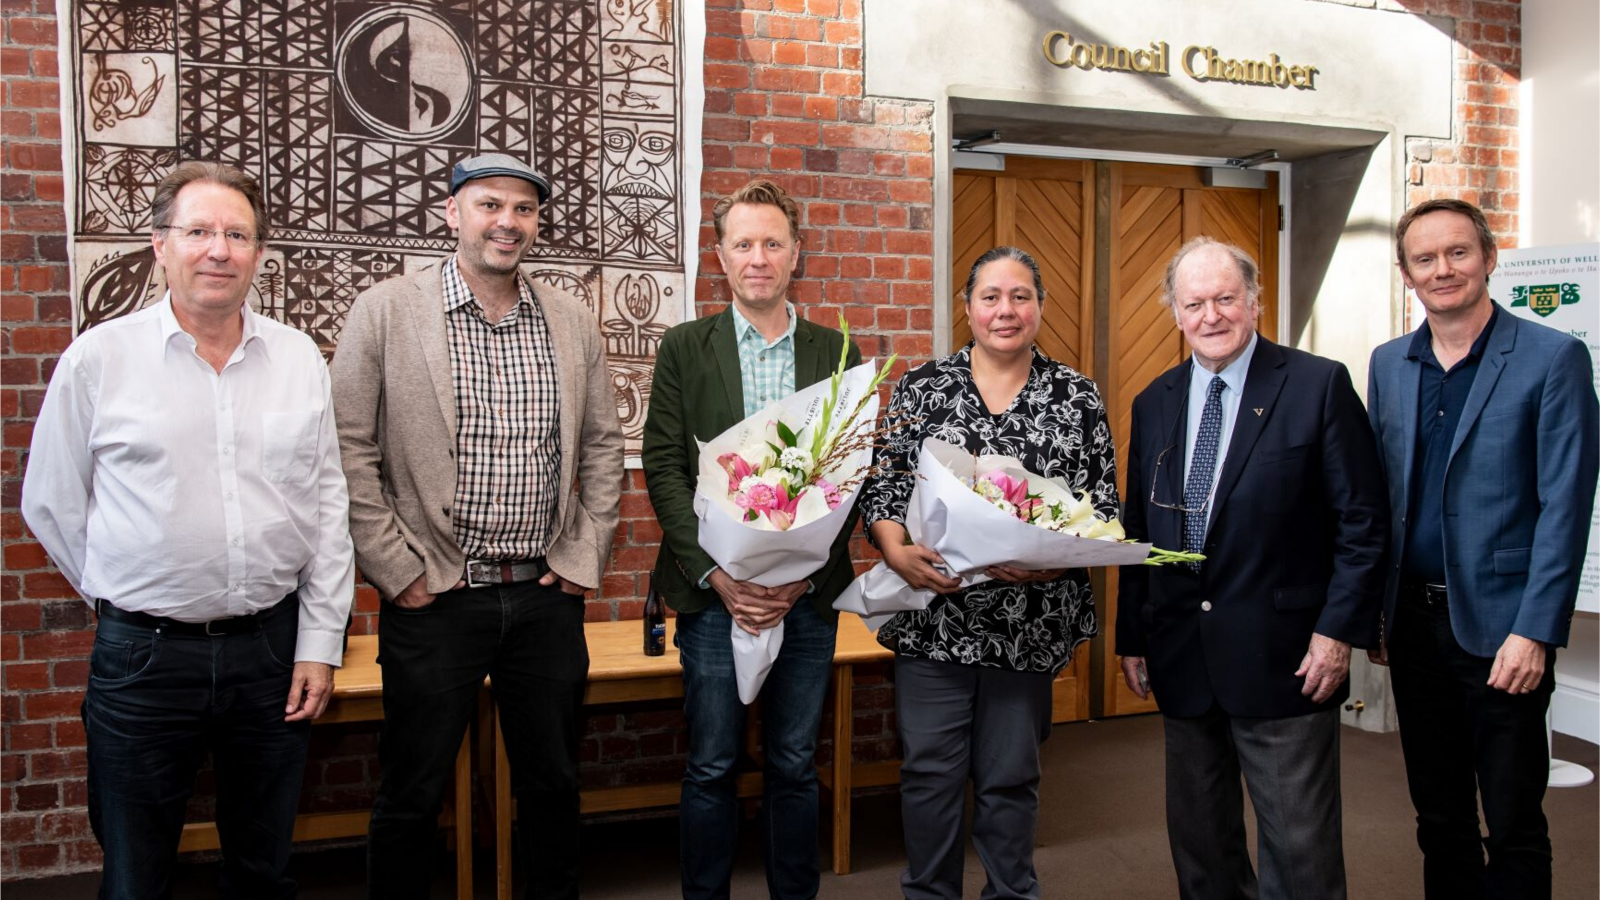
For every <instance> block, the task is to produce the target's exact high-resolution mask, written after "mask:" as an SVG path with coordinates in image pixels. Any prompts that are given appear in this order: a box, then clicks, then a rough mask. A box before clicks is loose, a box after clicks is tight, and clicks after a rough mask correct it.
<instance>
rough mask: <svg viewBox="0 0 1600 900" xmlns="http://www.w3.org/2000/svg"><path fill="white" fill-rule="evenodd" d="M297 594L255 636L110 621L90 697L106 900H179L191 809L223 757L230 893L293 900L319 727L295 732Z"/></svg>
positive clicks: (99, 644) (93, 817)
mask: <svg viewBox="0 0 1600 900" xmlns="http://www.w3.org/2000/svg"><path fill="white" fill-rule="evenodd" d="M299 618H300V606H299V601H298V600H297V599H296V598H295V597H294V596H293V595H290V596H289V598H288V599H286V600H284V601H283V602H282V603H279V604H278V605H277V606H276V607H274V608H273V609H272V610H271V612H270V613H268V614H266V616H265V618H264V620H263V621H262V622H261V623H260V624H259V626H258V627H257V628H256V629H255V630H253V631H249V632H245V633H242V634H235V635H228V636H225V637H204V636H190V635H178V634H172V633H170V632H167V631H165V630H162V629H155V628H149V627H146V626H142V625H134V624H129V623H127V622H121V621H117V620H114V619H101V620H100V624H99V626H98V627H97V628H96V630H95V639H94V651H93V653H92V654H91V655H90V658H89V689H88V692H87V693H86V694H85V695H84V698H83V726H84V731H85V733H86V734H87V737H88V744H89V748H88V757H89V824H90V826H91V827H92V828H93V829H94V834H95V837H96V838H97V839H99V841H100V847H101V849H102V850H104V851H105V866H104V872H103V875H102V879H101V882H100V900H150V898H162V897H169V896H171V894H172V870H173V865H174V863H175V862H176V859H177V855H178V838H179V836H180V835H181V833H182V831H183V817H184V807H185V805H186V804H187V802H188V800H189V794H190V792H191V791H192V790H193V789H194V779H195V773H196V772H197V771H198V770H199V768H200V760H201V757H202V756H203V755H204V753H205V752H206V751H207V750H210V751H211V756H212V761H213V766H214V767H215V769H216V779H217V832H218V834H219V836H220V837H221V839H222V873H221V875H220V877H219V879H218V881H219V884H218V893H219V894H220V896H222V897H227V898H234V897H239V898H246V897H247V898H252V900H255V898H261V900H268V898H288V897H293V896H294V894H295V885H294V882H293V881H292V880H290V878H289V877H288V874H287V869H288V864H289V847H290V843H291V837H292V835H293V833H294V815H295V808H296V806H297V805H298V803H299V798H300V782H301V777H302V775H303V774H304V772H305V763H306V745H307V741H308V739H309V737H310V725H311V723H310V722H285V721H284V720H283V715H284V713H283V708H284V705H285V703H286V702H287V701H288V698H289V684H290V680H291V676H292V674H293V671H294V647H295V641H296V639H297V637H298V630H299V629H298V623H299Z"/></svg>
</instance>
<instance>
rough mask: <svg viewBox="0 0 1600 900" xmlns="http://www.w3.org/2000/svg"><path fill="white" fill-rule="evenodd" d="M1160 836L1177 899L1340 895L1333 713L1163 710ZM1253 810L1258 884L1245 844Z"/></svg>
mask: <svg viewBox="0 0 1600 900" xmlns="http://www.w3.org/2000/svg"><path fill="white" fill-rule="evenodd" d="M1165 725H1166V735H1167V839H1168V841H1169V842H1170V843H1171V845H1172V864H1173V867H1174V868H1176V869H1177V872H1178V895H1179V896H1180V897H1182V898H1184V900H1238V898H1244V900H1256V898H1257V897H1261V898H1265V900H1289V898H1293V900H1313V898H1315V900H1344V896H1345V881H1344V836H1343V819H1342V815H1341V812H1340V806H1339V713H1338V710H1336V709H1328V710H1324V711H1322V712H1315V713H1312V714H1310V715H1305V716H1295V717H1293V718H1288V719H1247V718H1240V717H1235V716H1230V715H1228V714H1227V713H1225V712H1223V711H1222V710H1221V709H1219V708H1218V707H1215V706H1213V707H1212V708H1211V711H1210V712H1208V713H1206V714H1205V715H1203V716H1200V717H1198V718H1193V719H1176V718H1172V717H1170V716H1169V717H1167V718H1166V720H1165ZM1241 772H1242V773H1243V775H1244V781H1245V784H1246V785H1247V786H1248V787H1249V789H1250V805H1251V806H1253V807H1254V808H1255V812H1256V831H1257V834H1256V838H1257V840H1256V855H1257V856H1258V857H1259V859H1260V863H1261V879H1260V883H1259V885H1258V884H1257V881H1256V873H1255V872H1254V871H1253V870H1252V869H1251V867H1250V855H1249V852H1248V850H1247V849H1246V847H1245V829H1244V795H1243V791H1242V790H1241V788H1240V784H1239V776H1240V774H1241Z"/></svg>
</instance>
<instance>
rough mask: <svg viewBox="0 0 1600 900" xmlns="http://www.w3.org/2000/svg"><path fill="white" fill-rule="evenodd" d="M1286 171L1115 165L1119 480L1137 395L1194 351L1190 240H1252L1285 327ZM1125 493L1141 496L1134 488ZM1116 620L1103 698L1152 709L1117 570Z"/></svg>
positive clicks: (1110, 705) (1270, 305)
mask: <svg viewBox="0 0 1600 900" xmlns="http://www.w3.org/2000/svg"><path fill="white" fill-rule="evenodd" d="M1277 195H1278V191H1277V173H1269V176H1268V185H1267V188H1266V190H1261V191H1249V190H1229V189H1221V188H1207V187H1205V186H1204V185H1203V184H1202V183H1201V180H1200V171H1199V170H1198V169H1188V168H1182V167H1172V166H1149V165H1142V164H1113V165H1112V191H1111V204H1112V210H1111V219H1112V223H1113V224H1112V231H1113V233H1114V234H1116V235H1117V237H1118V239H1117V241H1116V242H1115V243H1113V244H1112V247H1111V254H1110V255H1111V260H1112V267H1113V269H1112V273H1111V320H1112V322H1113V324H1114V327H1113V328H1112V329H1111V334H1110V344H1111V365H1110V367H1109V369H1108V374H1109V378H1108V381H1107V391H1106V393H1107V398H1106V403H1107V406H1108V408H1109V409H1110V410H1111V411H1112V429H1111V431H1112V439H1113V440H1114V441H1115V442H1116V445H1117V482H1118V486H1119V488H1126V486H1127V478H1126V475H1125V473H1124V468H1125V466H1126V462H1127V445H1128V438H1129V434H1128V432H1129V429H1130V424H1131V417H1132V410H1133V398H1134V397H1135V396H1137V395H1138V394H1139V392H1140V391H1142V390H1144V389H1145V388H1146V387H1147V386H1149V384H1150V382H1151V381H1153V380H1155V378H1156V377H1157V376H1159V375H1160V374H1161V373H1162V372H1165V371H1166V370H1168V369H1170V368H1171V367H1173V366H1175V365H1177V364H1178V363H1180V362H1182V361H1183V359H1184V358H1185V357H1186V356H1188V354H1189V351H1188V346H1187V345H1186V344H1185V343H1184V340H1183V334H1182V332H1180V331H1179V330H1178V327H1177V324H1176V322H1175V321H1174V319H1173V316H1172V311H1171V310H1170V309H1169V308H1168V307H1166V306H1165V305H1164V304H1163V303H1162V302H1161V293H1162V290H1163V288H1164V280H1165V276H1166V267H1167V262H1168V261H1169V260H1171V259H1172V256H1173V254H1174V253H1176V252H1177V251H1178V248H1179V247H1181V246H1182V245H1183V244H1184V243H1185V242H1186V241H1189V240H1191V239H1193V238H1195V237H1199V236H1201V235H1204V236H1207V237H1211V238H1214V239H1216V240H1219V241H1226V242H1228V243H1231V244H1235V245H1237V246H1239V247H1242V248H1243V249H1244V250H1245V251H1247V252H1248V253H1250V254H1251V256H1253V257H1255V259H1256V260H1257V262H1258V263H1259V264H1260V266H1261V281H1262V295H1261V305H1262V316H1261V322H1260V326H1259V327H1260V330H1261V332H1262V334H1264V335H1266V336H1267V337H1269V338H1274V339H1275V338H1276V335H1277V314H1276V313H1277V277H1278V273H1277V256H1278V254H1277V246H1278V221H1277V212H1278V205H1277V203H1278V201H1277ZM1123 500H1124V502H1139V500H1140V498H1130V497H1124V498H1123ZM1104 595H1105V604H1104V606H1103V608H1104V609H1105V611H1106V621H1104V622H1102V623H1101V632H1102V637H1100V638H1098V640H1100V641H1103V642H1107V643H1103V644H1102V648H1103V653H1102V655H1101V658H1102V661H1103V665H1102V669H1101V673H1100V674H1101V703H1102V708H1103V711H1104V714H1105V715H1122V714H1127V713H1139V712H1150V711H1153V710H1155V708H1156V706H1155V702H1154V701H1153V700H1140V699H1139V698H1138V696H1137V695H1135V694H1134V693H1133V692H1132V691H1130V690H1128V688H1127V685H1126V684H1125V683H1124V681H1123V678H1122V669H1121V665H1120V662H1119V661H1118V659H1117V656H1116V653H1115V648H1114V646H1112V643H1114V642H1110V639H1109V637H1108V635H1111V634H1114V632H1115V623H1116V616H1117V591H1116V579H1115V578H1114V577H1108V578H1107V579H1106V586H1105V588H1104Z"/></svg>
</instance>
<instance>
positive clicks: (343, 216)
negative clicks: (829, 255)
mask: <svg viewBox="0 0 1600 900" xmlns="http://www.w3.org/2000/svg"><path fill="white" fill-rule="evenodd" d="M60 2H61V10H60V13H61V21H63V22H64V23H66V24H65V25H64V26H63V32H64V34H63V38H64V40H63V44H64V45H65V43H66V39H68V38H70V41H71V46H72V48H73V53H72V55H71V57H70V59H69V62H68V64H69V65H71V66H72V68H73V71H72V73H71V77H70V78H68V79H65V80H64V83H65V84H68V85H75V86H76V91H73V90H63V91H62V94H63V106H64V111H65V115H64V117H63V121H67V122H70V123H72V127H73V135H72V139H71V140H70V141H68V142H66V144H67V148H66V155H67V160H66V164H67V171H68V172H70V173H72V176H73V177H72V178H71V183H72V185H73V191H72V193H71V197H70V199H69V201H68V202H69V215H70V220H71V238H72V243H73V249H72V259H73V276H74V284H75V288H76V290H75V291H74V294H73V296H74V304H75V306H74V315H75V324H76V326H77V327H78V328H80V329H84V328H90V327H93V326H94V325H95V324H97V323H99V322H103V321H105V320H107V319H109V318H112V317H115V316H119V315H122V314H124V313H127V312H131V311H133V310H136V309H139V308H141V307H143V306H145V305H147V304H149V303H151V302H153V301H155V300H159V299H160V297H161V295H162V293H163V292H164V290H165V287H164V285H163V284H162V281H163V279H162V274H161V270H160V269H159V268H158V267H157V266H156V264H155V256H154V253H153V251H152V250H151V248H150V219H149V209H150V198H151V194H152V192H153V190H154V188H155V185H156V183H157V182H158V181H159V180H160V179H161V177H162V176H163V175H165V174H166V173H167V172H168V171H170V170H171V169H172V168H173V167H174V166H175V165H177V163H178V162H180V161H182V160H185V159H209V160H218V161H221V162H226V163H231V164H233V165H236V166H239V167H241V168H243V169H245V170H246V171H248V172H251V173H252V174H254V175H255V176H256V177H257V178H258V179H260V181H261V184H262V187H263V189H264V190H265V192H266V196H267V203H268V206H269V213H270V218H271V221H272V225H273V231H274V235H273V240H272V242H271V244H270V245H269V249H268V251H267V253H266V256H265V258H264V259H263V260H262V263H261V267H260V270H259V272H258V274H257V276H256V284H255V295H254V296H252V303H253V304H254V305H255V306H256V308H257V309H258V310H260V311H261V312H263V313H265V314H267V315H270V316H273V317H274V318H277V319H279V320H281V321H283V322H285V323H287V324H289V325H292V326H294V327H296V328H299V329H301V330H302V331H305V332H306V333H307V334H310V335H311V336H312V337H313V338H315V339H316V341H317V343H318V344H320V345H321V346H322V347H323V349H324V352H326V353H329V354H331V353H332V352H333V350H334V348H335V346H336V345H337V343H338V339H339V329H340V327H341V325H342V324H343V322H344V315H345V313H346V312H347V311H348V310H349V308H350V302H351V301H352V300H353V299H354V298H355V296H356V295H357V294H358V293H360V292H361V291H363V290H365V289H366V288H368V287H371V286H372V285H374V284H376V283H377V282H379V281H382V280H383V279H385V278H389V277H391V276H393V275H398V274H401V273H404V272H409V271H412V270H414V269H416V268H419V267H421V266H425V265H428V264H429V263H432V262H434V261H435V260H437V259H439V258H441V257H443V256H445V255H446V254H448V253H449V252H451V251H452V250H453V248H454V243H455V242H454V238H453V236H452V233H451V231H450V229H449V227H448V226H447V225H446V224H445V219H444V201H445V198H446V196H447V194H448V191H449V174H450V168H451V166H452V165H454V164H455V162H457V161H458V160H460V159H462V158H464V157H466V156H470V155H472V154H474V153H478V152H486V151H501V152H505V153H510V154H512V155H514V156H518V157H520V158H522V159H525V160H528V161H529V162H531V163H532V164H533V165H534V167H535V168H537V169H539V170H540V171H542V172H544V173H545V174H546V175H548V176H549V177H550V179H551V181H552V182H553V185H554V189H555V195H554V197H553V198H552V199H551V201H550V203H549V204H547V205H546V206H545V208H544V209H543V210H542V215H541V220H542V221H541V228H540V236H539V242H538V244H537V245H536V246H535V248H534V252H533V254H532V256H531V257H530V259H529V262H528V264H527V266H526V269H527V271H528V272H529V274H530V275H531V276H532V277H533V278H535V279H536V280H538V281H543V282H548V283H550V284H553V285H558V286H560V287H562V288H565V289H566V290H568V291H570V292H572V293H573V294H575V295H577V296H579V297H581V298H583V300H584V301H585V302H587V303H588V304H589V307H590V308H591V309H592V310H594V315H595V321H596V325H597V327H598V328H599V329H600V330H601V332H602V334H603V335H604V338H605V344H606V349H607V351H608V352H609V353H610V358H611V368H612V379H613V382H614V384H615V387H616V391H617V405H618V409H619V412H620V413H621V415H622V421H623V426H624V428H625V430H626V432H627V435H628V440H629V452H630V455H635V454H637V451H638V441H639V435H640V430H641V428H642V426H643V423H644V410H645V404H646V403H647V402H648V400H649V393H650V374H651V369H652V366H653V363H654V358H655V351H656V345H657V343H658V342H659V340H660V337H661V334H662V332H664V331H665V330H666V329H667V327H668V326H670V325H672V324H675V323H677V322H679V321H681V320H682V319H683V317H684V316H685V315H686V314H687V312H688V310H689V309H690V308H691V306H692V298H691V297H690V292H691V290H692V288H691V286H692V285H693V284H694V268H693V267H694V264H695V260H696V254H695V252H694V239H695V235H696V234H697V231H698V224H699V222H698V218H699V180H700V174H699V172H700V159H699V156H700V152H699V151H700V111H701V108H702V106H703V87H702V84H701V45H702V41H703V34H704V12H703V5H702V4H703V0H429V2H411V3H402V2H394V0H60Z"/></svg>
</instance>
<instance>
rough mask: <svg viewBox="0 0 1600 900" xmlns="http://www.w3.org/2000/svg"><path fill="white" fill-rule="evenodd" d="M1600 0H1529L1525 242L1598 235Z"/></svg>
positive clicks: (1523, 101) (1525, 9) (1523, 127)
mask: <svg viewBox="0 0 1600 900" xmlns="http://www.w3.org/2000/svg"><path fill="white" fill-rule="evenodd" d="M1596 47H1600V4H1597V3H1595V0H1523V3H1522V84H1521V87H1520V89H1519V90H1520V93H1521V97H1520V106H1521V111H1520V114H1519V119H1518V124H1519V131H1520V137H1521V144H1522V147H1521V151H1522V152H1521V157H1520V159H1519V172H1518V176H1519V179H1520V181H1521V187H1522V197H1521V200H1522V210H1521V215H1520V223H1521V225H1520V227H1521V241H1520V243H1521V244H1522V246H1524V247H1537V246H1544V245H1549V244H1575V243H1578V242H1580V241H1593V240H1600V55H1597V52H1596Z"/></svg>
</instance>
